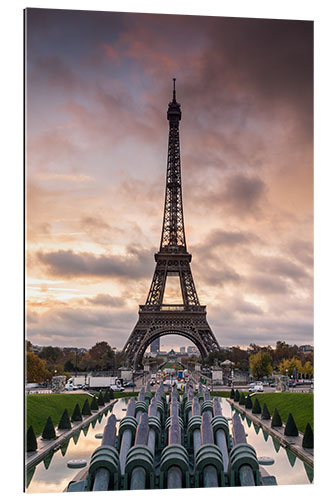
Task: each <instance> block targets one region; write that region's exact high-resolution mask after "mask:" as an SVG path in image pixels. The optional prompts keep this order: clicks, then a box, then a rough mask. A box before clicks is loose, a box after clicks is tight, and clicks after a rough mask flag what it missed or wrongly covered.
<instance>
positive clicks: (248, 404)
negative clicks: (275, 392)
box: [245, 395, 253, 410]
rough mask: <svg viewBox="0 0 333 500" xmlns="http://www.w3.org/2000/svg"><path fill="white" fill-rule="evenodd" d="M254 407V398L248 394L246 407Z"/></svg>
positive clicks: (249, 408)
mask: <svg viewBox="0 0 333 500" xmlns="http://www.w3.org/2000/svg"><path fill="white" fill-rule="evenodd" d="M252 407H253V404H252V399H251V396H250V395H248V396H246V399H245V408H246V409H248V410H251V409H252Z"/></svg>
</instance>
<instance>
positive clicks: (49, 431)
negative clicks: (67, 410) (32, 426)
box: [42, 417, 56, 439]
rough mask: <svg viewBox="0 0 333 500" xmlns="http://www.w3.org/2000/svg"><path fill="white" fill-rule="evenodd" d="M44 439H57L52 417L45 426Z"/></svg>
mask: <svg viewBox="0 0 333 500" xmlns="http://www.w3.org/2000/svg"><path fill="white" fill-rule="evenodd" d="M42 438H43V439H55V438H56V433H55V430H54V425H53V422H52V418H51V417H48V419H47V420H46V424H45V427H44V430H43V434H42Z"/></svg>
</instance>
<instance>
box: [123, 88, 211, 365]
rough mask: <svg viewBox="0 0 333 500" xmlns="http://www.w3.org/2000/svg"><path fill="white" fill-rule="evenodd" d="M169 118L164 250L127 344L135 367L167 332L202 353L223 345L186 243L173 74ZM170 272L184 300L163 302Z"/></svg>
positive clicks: (162, 246)
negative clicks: (208, 313)
mask: <svg viewBox="0 0 333 500" xmlns="http://www.w3.org/2000/svg"><path fill="white" fill-rule="evenodd" d="M167 119H168V120H169V145H168V163H167V176H166V190H165V205H164V217H163V227H162V236H161V244H160V250H159V252H158V253H156V254H155V261H156V267H155V272H154V276H153V280H152V283H151V286H150V290H149V293H148V297H147V300H146V303H145V305H140V306H139V319H138V322H137V323H136V325H135V327H134V329H133V331H132V333H131V335H130V337H129V339H128V340H127V342H126V344H125V346H124V349H123V353H124V354H125V355H126V357H127V360H128V362H129V363H130V364H131V365H132V366H133V367H135V368H136V367H138V366H139V365H140V364H141V362H142V358H143V355H144V353H145V351H146V349H147V347H148V346H149V345H150V344H151V343H152V342H153V341H154V340H155V339H157V338H159V337H162V336H164V335H181V336H183V337H186V338H188V339H189V340H191V341H192V342H193V343H194V344H195V345H196V346H197V348H198V349H199V352H200V354H201V356H202V357H203V358H205V357H206V356H207V355H208V354H209V353H210V352H212V351H218V350H219V349H220V347H219V345H218V343H217V340H216V338H215V336H214V334H213V332H212V330H211V328H210V326H209V324H208V322H207V319H206V306H203V305H200V302H199V299H198V295H197V292H196V289H195V285H194V281H193V276H192V272H191V266H190V262H191V259H192V255H191V254H190V253H188V251H187V249H186V240H185V229H184V215H183V201H182V185H181V171H180V145H179V122H180V120H181V110H180V104H179V103H178V102H177V101H176V79H175V78H174V79H173V99H172V101H171V102H170V103H169V106H168V112H167ZM168 276H178V277H179V280H180V289H181V294H182V299H183V302H182V303H181V304H165V303H163V298H164V292H165V285H166V281H167V278H168Z"/></svg>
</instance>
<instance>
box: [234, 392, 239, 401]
mask: <svg viewBox="0 0 333 500" xmlns="http://www.w3.org/2000/svg"><path fill="white" fill-rule="evenodd" d="M239 400H240V394H239V390H238V389H236V390H235V397H234V401H236V403H237V401H239Z"/></svg>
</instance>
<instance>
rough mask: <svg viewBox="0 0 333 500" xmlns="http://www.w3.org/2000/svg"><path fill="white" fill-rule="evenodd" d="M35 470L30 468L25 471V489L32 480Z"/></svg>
mask: <svg viewBox="0 0 333 500" xmlns="http://www.w3.org/2000/svg"><path fill="white" fill-rule="evenodd" d="M35 470H36V467H31V469H29V470H28V471H27V476H26V485H27V488H28V487H29V484H30V481H31V479H32V478H33V475H34V473H35Z"/></svg>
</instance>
